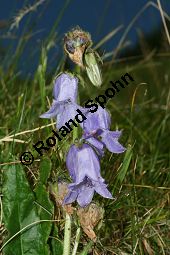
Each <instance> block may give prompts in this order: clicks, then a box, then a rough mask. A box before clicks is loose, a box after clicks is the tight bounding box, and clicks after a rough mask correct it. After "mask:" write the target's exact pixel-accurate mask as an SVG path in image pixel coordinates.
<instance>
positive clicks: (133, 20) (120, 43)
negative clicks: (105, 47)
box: [113, 1, 170, 59]
mask: <svg viewBox="0 0 170 255" xmlns="http://www.w3.org/2000/svg"><path fill="white" fill-rule="evenodd" d="M150 6H152V7H154V8H156V9H158V10H159V11H160V9H159V7H158V6H157V4H155V3H154V2H152V1H149V2H148V3H146V4H145V5H144V6H143V8H141V9H140V11H139V12H138V13H137V14H136V15H135V17H134V18H133V19H132V21H131V22H130V23H129V25H128V26H127V28H126V30H125V32H124V33H123V35H122V37H121V39H120V41H119V43H118V46H117V49H116V51H115V53H114V54H113V59H115V58H116V56H117V54H118V52H119V50H120V48H121V46H122V44H123V43H124V40H125V38H126V36H127V34H128V33H129V31H130V30H131V28H132V27H133V25H134V23H135V22H136V21H137V20H138V18H139V17H140V16H141V15H142V13H143V12H144V11H145V10H147V9H148V7H150ZM162 15H163V16H164V17H166V18H167V19H168V20H169V21H170V17H169V16H168V14H167V13H166V12H164V11H162Z"/></svg>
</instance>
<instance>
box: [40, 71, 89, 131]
mask: <svg viewBox="0 0 170 255" xmlns="http://www.w3.org/2000/svg"><path fill="white" fill-rule="evenodd" d="M77 89H78V79H77V78H76V77H73V76H71V75H70V74H68V73H63V74H61V75H60V76H58V77H57V79H56V81H55V84H54V89H53V96H54V100H53V103H52V106H51V108H50V109H49V110H48V111H47V112H46V113H44V114H42V115H41V116H40V117H41V118H47V119H50V118H56V119H57V128H58V129H59V128H61V127H62V126H64V125H65V122H67V121H69V120H70V119H73V120H74V118H75V115H76V114H77V111H76V110H77V109H80V110H81V111H83V112H84V109H83V108H82V107H81V106H79V105H77V103H76V102H77Z"/></svg>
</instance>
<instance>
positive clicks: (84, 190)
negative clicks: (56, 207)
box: [64, 177, 113, 207]
mask: <svg viewBox="0 0 170 255" xmlns="http://www.w3.org/2000/svg"><path fill="white" fill-rule="evenodd" d="M68 188H69V192H68V194H67V195H66V196H65V198H64V204H71V203H73V202H74V201H76V200H77V202H78V204H79V205H80V206H81V207H85V206H87V205H88V204H90V203H91V201H92V198H93V195H94V192H95V191H96V192H97V193H98V194H99V195H101V196H102V197H105V198H110V199H113V197H112V194H111V193H110V192H109V191H108V189H107V185H106V184H105V183H104V182H101V181H93V180H91V179H90V178H88V177H85V178H84V180H83V181H82V182H80V183H79V184H77V183H72V184H70V185H69V186H68Z"/></svg>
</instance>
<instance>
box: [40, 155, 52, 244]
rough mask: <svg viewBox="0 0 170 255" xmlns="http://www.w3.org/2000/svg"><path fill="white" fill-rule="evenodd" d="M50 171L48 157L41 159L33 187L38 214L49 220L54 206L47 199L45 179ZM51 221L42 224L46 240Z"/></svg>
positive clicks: (42, 218) (41, 217)
mask: <svg viewBox="0 0 170 255" xmlns="http://www.w3.org/2000/svg"><path fill="white" fill-rule="evenodd" d="M50 172H51V161H50V160H49V159H46V158H45V159H43V160H42V161H41V164H40V168H39V181H38V183H37V185H36V188H35V195H36V204H37V209H38V215H39V216H40V219H41V220H51V219H52V216H53V210H54V206H53V204H52V202H51V201H50V199H49V192H48V190H47V187H46V186H47V180H48V177H49V176H50ZM51 227H52V222H45V223H43V225H42V229H43V232H44V237H45V238H46V241H47V240H48V237H49V235H50V232H51Z"/></svg>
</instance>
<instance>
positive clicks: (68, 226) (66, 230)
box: [63, 212, 71, 255]
mask: <svg viewBox="0 0 170 255" xmlns="http://www.w3.org/2000/svg"><path fill="white" fill-rule="evenodd" d="M70 239H71V216H70V215H69V214H68V213H67V212H66V218H65V227H64V247H63V255H69V254H70V241H71V240H70Z"/></svg>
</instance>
